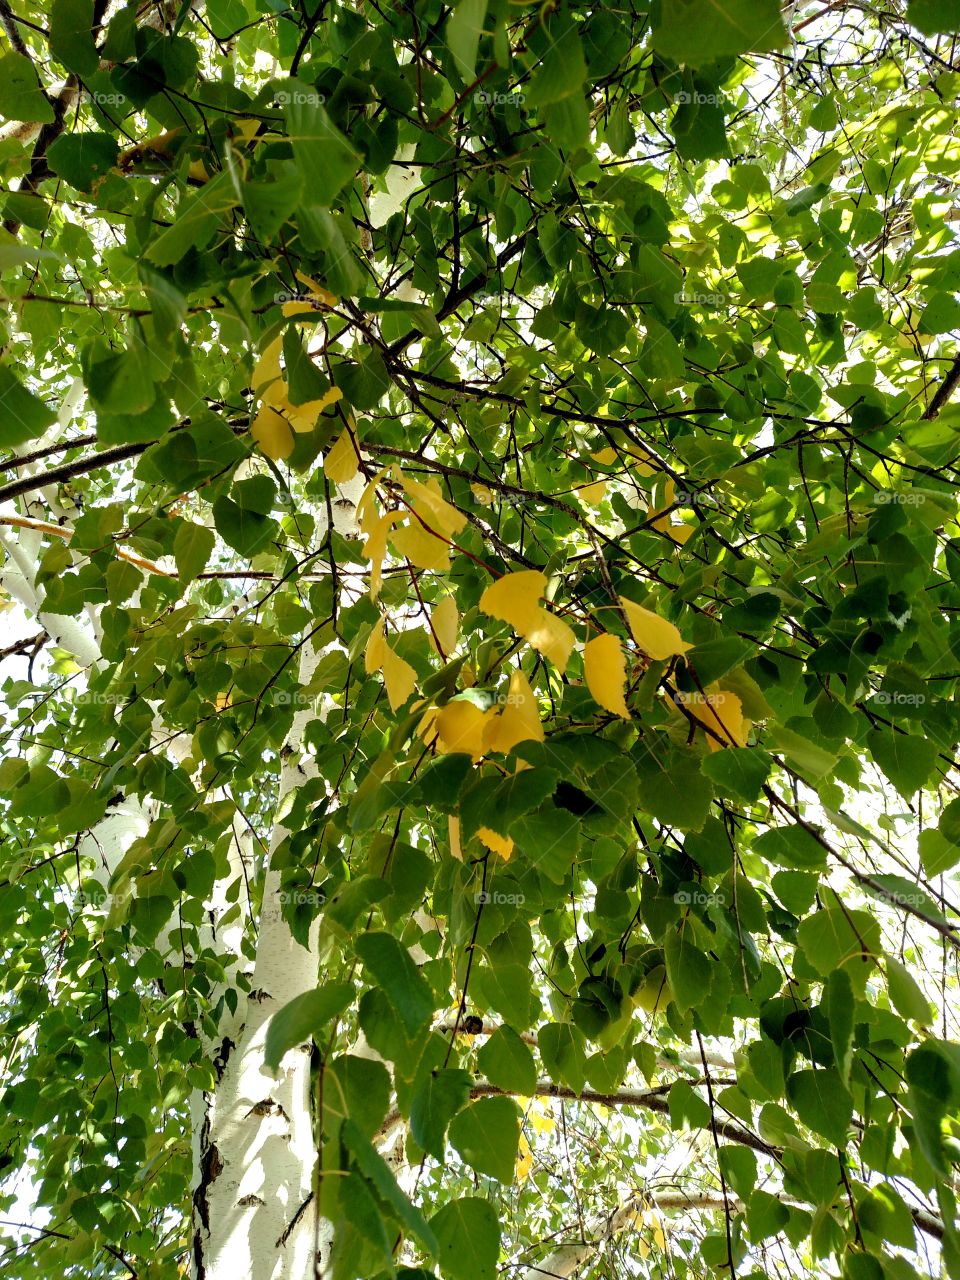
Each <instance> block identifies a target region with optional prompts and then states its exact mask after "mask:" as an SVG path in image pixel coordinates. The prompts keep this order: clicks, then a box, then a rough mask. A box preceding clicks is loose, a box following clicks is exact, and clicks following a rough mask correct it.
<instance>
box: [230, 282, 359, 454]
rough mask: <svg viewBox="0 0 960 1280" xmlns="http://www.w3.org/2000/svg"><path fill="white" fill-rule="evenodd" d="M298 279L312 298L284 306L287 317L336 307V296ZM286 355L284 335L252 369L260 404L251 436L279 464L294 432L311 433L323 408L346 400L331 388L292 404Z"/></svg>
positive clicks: (269, 346) (289, 447)
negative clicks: (283, 356) (284, 364)
mask: <svg viewBox="0 0 960 1280" xmlns="http://www.w3.org/2000/svg"><path fill="white" fill-rule="evenodd" d="M297 279H298V280H300V281H301V283H302V284H305V285H306V286H307V287H308V289H309V291H310V292H309V296H307V297H303V298H297V299H294V300H293V301H291V302H285V303H284V304H283V306H282V307H281V311H282V312H283V314H284V316H286V317H288V318H289V317H291V316H296V315H301V314H303V313H304V312H313V311H315V310H316V309H317V307H318V306H333V304H334V303H335V302H336V299H335V298H334V296H333V294H331V293H328V292H327V290H326V289H324V288H323V287H322V286H321V285H319V284H317V282H316V281H315V280H311V279H310V277H309V276H304V275H302V274H301V273H300V272H299V271H298V272H297ZM282 352H283V334H282V333H280V334H278V336H277V337H276V338H274V339H273V341H272V342H270V343H268V344H267V347H266V349H265V350H264V351H263V352H262V353H261V355H260V359H259V360H258V361H257V363H256V366H255V367H254V370H253V379H252V382H251V387H252V389H253V393H254V395H255V396H256V397H257V399H258V400H259V402H260V408H259V410H258V412H257V416H256V417H255V418H254V420H253V422H252V423H251V424H250V434H251V435H252V436H253V439H254V440H255V441H256V443H257V444H258V445H259V446H260V448H261V449H262V450H263V452H264V453H265V454H266V455H267V457H268V458H272V459H273V460H274V461H275V462H280V461H282V460H283V459H284V458H289V456H290V454H291V453H293V446H294V443H295V441H294V433H302V432H306V431H312V430H313V428H314V427H315V426H316V424H317V418H318V417H319V416H320V414H321V413H322V412H323V410H324V409H328V408H329V407H330V405H332V404H336V403H337V402H338V401H339V400H340V399H342V397H343V392H342V391H341V390H340V388H339V387H331V388H330V390H329V391H328V392H327V393H326V394H325V395H323V396H321V398H320V399H319V400H309V401H307V403H306V404H297V405H295V404H291V402H290V388H289V386H288V385H287V382H286V380H285V378H284V376H283V373H282V371H281V369H280V356H281V354H282Z"/></svg>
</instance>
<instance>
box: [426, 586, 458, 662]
mask: <svg viewBox="0 0 960 1280" xmlns="http://www.w3.org/2000/svg"><path fill="white" fill-rule="evenodd" d="M430 626H431V628H432V632H433V634H432V635H431V637H430V639H431V642H432V643H433V644H434V647H436V648H438V652H439V654H440V657H441V658H445V657H446V656H447V654H450V653H453V651H454V649H455V648H456V647H457V636H458V634H459V631H460V615H459V613H457V603H456V601H455V600H454V598H453V596H444V597H443V599H442V600H441V601H440V603H439V604H438V605H434V607H433V609H432V610H431V612H430Z"/></svg>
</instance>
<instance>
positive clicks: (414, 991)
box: [354, 932, 434, 1036]
mask: <svg viewBox="0 0 960 1280" xmlns="http://www.w3.org/2000/svg"><path fill="white" fill-rule="evenodd" d="M354 947H355V950H356V952H357V955H358V956H359V957H360V959H361V960H362V961H363V965H364V968H365V969H366V970H367V971H368V973H369V974H370V977H371V978H372V979H373V980H374V982H376V983H377V984H378V985H379V986H380V987H381V988H382V990H383V991H384V993H385V994H386V996H387V999H388V1000H389V1001H390V1003H391V1004H392V1005H393V1007H394V1009H395V1010H396V1012H397V1014H398V1016H399V1018H400V1021H401V1022H402V1024H403V1027H404V1030H405V1031H406V1033H407V1035H408V1036H415V1035H416V1034H417V1032H418V1031H422V1029H423V1028H424V1026H425V1025H426V1024H427V1023H428V1022H429V1021H430V1018H431V1017H432V1016H433V1007H434V1003H433V994H432V992H431V991H430V988H429V987H428V986H427V983H426V981H425V980H424V978H423V975H422V974H421V973H420V971H419V969H418V968H417V966H416V965H415V964H414V963H413V960H411V958H410V953H409V952H408V951H407V949H406V948H405V947H403V946H401V944H400V943H399V942H398V941H397V939H396V938H394V937H393V936H392V935H391V934H389V933H376V932H373V933H365V934H363V936H362V937H360V938H357V940H356V942H355V943H354Z"/></svg>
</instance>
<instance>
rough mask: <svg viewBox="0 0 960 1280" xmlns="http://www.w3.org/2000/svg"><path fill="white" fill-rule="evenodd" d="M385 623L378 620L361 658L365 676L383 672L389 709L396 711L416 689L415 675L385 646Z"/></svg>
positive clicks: (407, 665) (396, 654) (382, 619)
mask: <svg viewBox="0 0 960 1280" xmlns="http://www.w3.org/2000/svg"><path fill="white" fill-rule="evenodd" d="M385 623H386V618H380V619H379V621H378V622H377V623H376V625H375V626H374V628H373V630H372V631H371V632H370V639H369V640H368V641H367V648H366V652H365V654H364V658H363V666H364V670H365V671H366V673H367V675H372V674H373V673H374V671H382V672H383V681H384V684H385V685H386V686H387V698H388V699H389V701H390V709H391V710H392V711H396V710H397V708H398V707H402V706H403V704H404V703H405V702H406V700H407V699H408V698H409V697H410V695H411V693H413V691H414V689H415V688H416V684H417V673H416V672H415V671H414V669H413V667H411V665H410V663H409V662H406V661H405V660H404V659H403V658H401V657H400V655H399V654H398V653H395V652H394V650H393V649H391V648H390V646H389V644H387V641H386V639H385V637H384V634H383V628H384V624H385Z"/></svg>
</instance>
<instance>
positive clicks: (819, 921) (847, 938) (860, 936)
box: [797, 907, 881, 987]
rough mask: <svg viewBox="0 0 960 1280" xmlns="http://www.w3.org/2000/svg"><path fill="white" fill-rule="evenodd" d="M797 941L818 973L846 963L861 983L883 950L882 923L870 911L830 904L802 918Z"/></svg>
mask: <svg viewBox="0 0 960 1280" xmlns="http://www.w3.org/2000/svg"><path fill="white" fill-rule="evenodd" d="M797 945H798V947H799V948H800V950H801V951H802V952H803V954H804V956H805V957H806V960H807V963H808V964H809V965H810V966H811V968H812V969H813V970H814V972H815V973H820V974H823V975H824V976H826V975H828V974H830V973H831V972H832V971H833V970H834V969H839V968H841V967H844V968H846V969H847V971H848V973H849V974H850V977H851V979H852V980H853V981H854V982H855V983H858V984H859V985H860V986H861V987H862V983H863V981H864V980H865V976H866V972H867V971H869V969H870V968H872V967H873V965H874V964H875V963H876V959H877V957H878V956H879V955H880V954H881V945H880V923H879V921H878V920H877V918H876V916H873V915H870V913H869V912H867V911H859V910H856V909H850V908H846V907H844V908H841V907H829V908H826V909H825V910H822V911H817V912H816V913H815V914H814V915H812V916H808V917H807V918H806V920H803V921H801V923H800V927H799V929H798V930H797Z"/></svg>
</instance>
